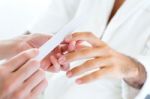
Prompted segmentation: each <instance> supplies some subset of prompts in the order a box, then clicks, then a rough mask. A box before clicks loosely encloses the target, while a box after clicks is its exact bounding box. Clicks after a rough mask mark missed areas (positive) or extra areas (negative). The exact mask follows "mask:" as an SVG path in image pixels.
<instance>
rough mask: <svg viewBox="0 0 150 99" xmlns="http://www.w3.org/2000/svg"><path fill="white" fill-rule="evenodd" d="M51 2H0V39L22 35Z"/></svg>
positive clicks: (44, 0)
mask: <svg viewBox="0 0 150 99" xmlns="http://www.w3.org/2000/svg"><path fill="white" fill-rule="evenodd" d="M50 1H51V0H0V39H9V38H12V37H14V36H17V35H20V34H22V33H24V32H25V31H26V30H27V29H28V28H29V27H30V25H31V24H33V23H34V22H35V21H36V20H37V19H38V18H39V17H40V15H42V14H44V12H45V11H46V9H47V7H48V6H49V4H50Z"/></svg>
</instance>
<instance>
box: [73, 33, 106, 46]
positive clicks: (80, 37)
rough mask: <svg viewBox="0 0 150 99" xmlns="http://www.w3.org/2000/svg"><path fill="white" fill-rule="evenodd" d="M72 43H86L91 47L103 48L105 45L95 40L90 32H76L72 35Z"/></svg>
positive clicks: (97, 39)
mask: <svg viewBox="0 0 150 99" xmlns="http://www.w3.org/2000/svg"><path fill="white" fill-rule="evenodd" d="M71 40H73V41H78V40H82V41H87V42H88V43H90V44H91V45H92V46H96V47H97V46H105V43H104V42H103V41H101V40H100V39H99V38H97V37H96V36H95V35H94V34H92V33H90V32H77V33H73V34H72V39H71Z"/></svg>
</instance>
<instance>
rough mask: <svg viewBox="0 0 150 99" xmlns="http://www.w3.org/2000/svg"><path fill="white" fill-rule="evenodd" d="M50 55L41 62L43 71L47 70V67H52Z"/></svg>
mask: <svg viewBox="0 0 150 99" xmlns="http://www.w3.org/2000/svg"><path fill="white" fill-rule="evenodd" d="M49 57H50V55H48V56H46V57H45V58H44V59H43V61H42V62H41V68H42V69H43V70H47V69H48V68H49V66H51V65H52V63H51V60H50V58H49Z"/></svg>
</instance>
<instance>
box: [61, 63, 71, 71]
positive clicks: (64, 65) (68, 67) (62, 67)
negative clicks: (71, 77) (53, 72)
mask: <svg viewBox="0 0 150 99" xmlns="http://www.w3.org/2000/svg"><path fill="white" fill-rule="evenodd" d="M69 69H70V65H69V63H66V64H63V65H61V70H62V71H68V70H69Z"/></svg>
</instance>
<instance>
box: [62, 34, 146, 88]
mask: <svg viewBox="0 0 150 99" xmlns="http://www.w3.org/2000/svg"><path fill="white" fill-rule="evenodd" d="M79 40H80V41H81V40H82V41H86V42H88V43H89V44H90V45H91V46H84V45H81V43H80V44H75V47H74V48H75V49H74V51H72V52H69V53H67V54H65V55H63V56H61V58H59V63H60V64H66V63H71V62H73V61H76V60H80V59H88V61H86V62H84V63H83V64H80V65H79V66H75V68H73V69H71V70H69V71H68V72H67V76H68V77H69V78H71V77H75V76H79V75H81V74H84V73H86V72H89V71H92V70H95V69H96V70H95V71H94V72H92V73H90V74H87V75H84V76H82V77H80V78H78V79H77V80H76V83H78V84H85V83H89V82H92V81H95V80H97V79H100V78H101V77H103V76H106V75H108V76H111V77H115V78H119V79H124V80H125V81H126V82H127V83H128V84H129V85H131V86H133V87H135V88H140V87H141V86H142V85H143V83H144V82H145V79H146V72H145V69H144V67H143V65H142V64H141V63H139V62H138V61H136V60H135V59H133V58H131V57H129V56H126V55H124V54H122V53H120V52H117V51H115V50H114V49H112V48H111V47H109V46H108V45H107V44H106V43H105V42H103V41H101V40H99V38H97V37H96V36H95V35H93V33H89V32H79V33H74V34H72V38H70V39H68V38H67V41H70V42H71V41H75V42H78V41H79ZM70 46H74V45H70Z"/></svg>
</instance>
